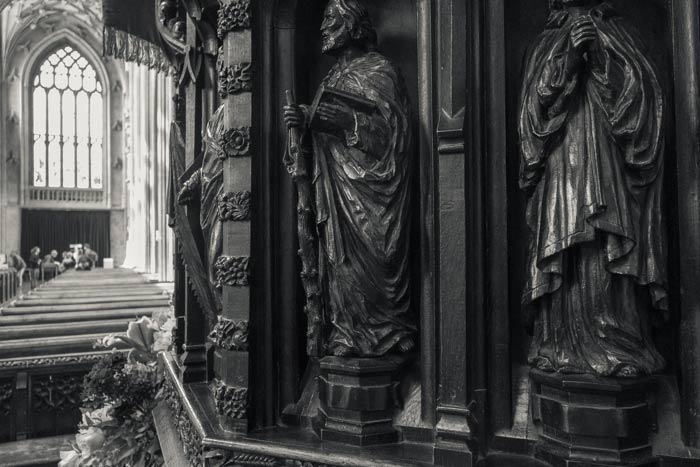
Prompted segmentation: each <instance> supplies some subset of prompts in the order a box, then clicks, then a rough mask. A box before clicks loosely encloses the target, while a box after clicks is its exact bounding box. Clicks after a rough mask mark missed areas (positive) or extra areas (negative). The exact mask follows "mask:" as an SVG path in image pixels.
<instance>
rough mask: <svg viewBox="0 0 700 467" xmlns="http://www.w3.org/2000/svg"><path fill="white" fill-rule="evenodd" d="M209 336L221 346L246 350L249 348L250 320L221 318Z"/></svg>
mask: <svg viewBox="0 0 700 467" xmlns="http://www.w3.org/2000/svg"><path fill="white" fill-rule="evenodd" d="M209 338H210V339H211V340H213V341H214V343H215V344H216V346H217V347H219V348H222V349H225V350H241V351H246V350H248V321H247V320H241V321H234V320H230V319H226V318H219V322H218V323H217V324H216V327H215V328H214V330H213V331H212V332H211V334H209Z"/></svg>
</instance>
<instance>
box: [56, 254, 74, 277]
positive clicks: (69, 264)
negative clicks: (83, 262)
mask: <svg viewBox="0 0 700 467" xmlns="http://www.w3.org/2000/svg"><path fill="white" fill-rule="evenodd" d="M62 256H63V259H62V260H61V265H60V266H59V267H58V270H59V271H60V272H64V271H65V270H66V269H72V268H74V267H75V258H74V257H73V252H72V251H64V252H63V254H62Z"/></svg>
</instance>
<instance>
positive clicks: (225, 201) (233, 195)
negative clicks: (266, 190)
mask: <svg viewBox="0 0 700 467" xmlns="http://www.w3.org/2000/svg"><path fill="white" fill-rule="evenodd" d="M217 201H218V203H219V220H222V221H247V220H250V191H235V192H234V191H229V192H228V193H223V194H221V195H219V198H218V199H217Z"/></svg>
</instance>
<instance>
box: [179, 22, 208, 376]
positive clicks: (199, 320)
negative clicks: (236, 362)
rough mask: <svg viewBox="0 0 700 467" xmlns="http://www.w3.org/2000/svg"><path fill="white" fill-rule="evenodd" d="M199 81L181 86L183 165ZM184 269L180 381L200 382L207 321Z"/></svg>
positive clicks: (190, 144) (192, 138)
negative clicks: (183, 135)
mask: <svg viewBox="0 0 700 467" xmlns="http://www.w3.org/2000/svg"><path fill="white" fill-rule="evenodd" d="M187 45H188V46H190V47H191V48H192V49H195V50H196V49H197V48H198V47H200V46H201V41H200V39H199V35H198V31H197V25H196V24H195V22H194V20H193V19H192V17H191V16H188V17H187ZM201 81H202V80H200V79H198V80H196V81H190V82H188V84H187V86H186V88H185V102H186V104H185V105H186V109H188V111H187V112H186V115H185V158H186V159H185V164H186V166H187V167H189V166H190V165H192V163H193V162H194V160H195V157H201V152H202V83H201ZM187 219H188V221H189V223H190V225H191V226H192V227H191V230H192V231H193V232H198V231H199V229H200V226H199V206H198V205H196V204H192V205H190V206H188V207H187ZM197 240H198V241H199V244H200V248H201V249H202V250H203V247H201V246H202V245H203V243H204V242H203V240H202V239H201V236H200V238H198V239H197ZM187 274H188V273H187V272H185V280H184V284H188V285H187V291H186V292H185V297H184V298H185V315H186V316H185V330H184V344H183V346H182V348H183V350H184V352H183V354H182V359H181V363H182V380H183V382H185V383H189V382H195V381H203V380H205V379H206V377H207V359H206V345H205V342H206V337H207V324H206V318H205V315H204V313H203V311H202V309H201V307H200V305H199V303H198V302H197V298H196V297H195V294H194V292H193V291H192V287H191V286H190V285H189V284H190V281H189V279H188V278H187V277H186V276H187Z"/></svg>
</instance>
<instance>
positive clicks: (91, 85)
mask: <svg viewBox="0 0 700 467" xmlns="http://www.w3.org/2000/svg"><path fill="white" fill-rule="evenodd" d="M35 70H36V71H35V72H34V76H33V78H32V81H31V83H32V86H33V89H32V93H31V104H30V109H31V111H32V129H31V134H32V143H33V148H32V151H31V154H32V156H31V161H32V169H31V174H32V182H31V185H32V186H34V187H47V188H79V189H102V188H103V186H104V182H105V181H104V180H103V179H104V167H103V160H104V148H103V146H104V145H103V138H104V135H103V132H104V128H103V124H104V122H103V120H104V99H103V91H104V90H103V85H102V83H101V82H100V79H99V77H98V76H97V73H96V71H95V67H94V66H93V65H92V64H91V63H90V62H89V61H88V60H87V59H86V58H85V57H84V56H83V55H82V54H81V53H80V52H79V51H78V50H76V49H75V48H74V47H72V46H70V45H61V46H59V47H58V48H56V49H54V50H53V51H52V52H50V53H49V54H48V55H47V57H46V59H45V60H44V61H43V62H41V65H40V66H38V67H37V68H36V69H35Z"/></svg>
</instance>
